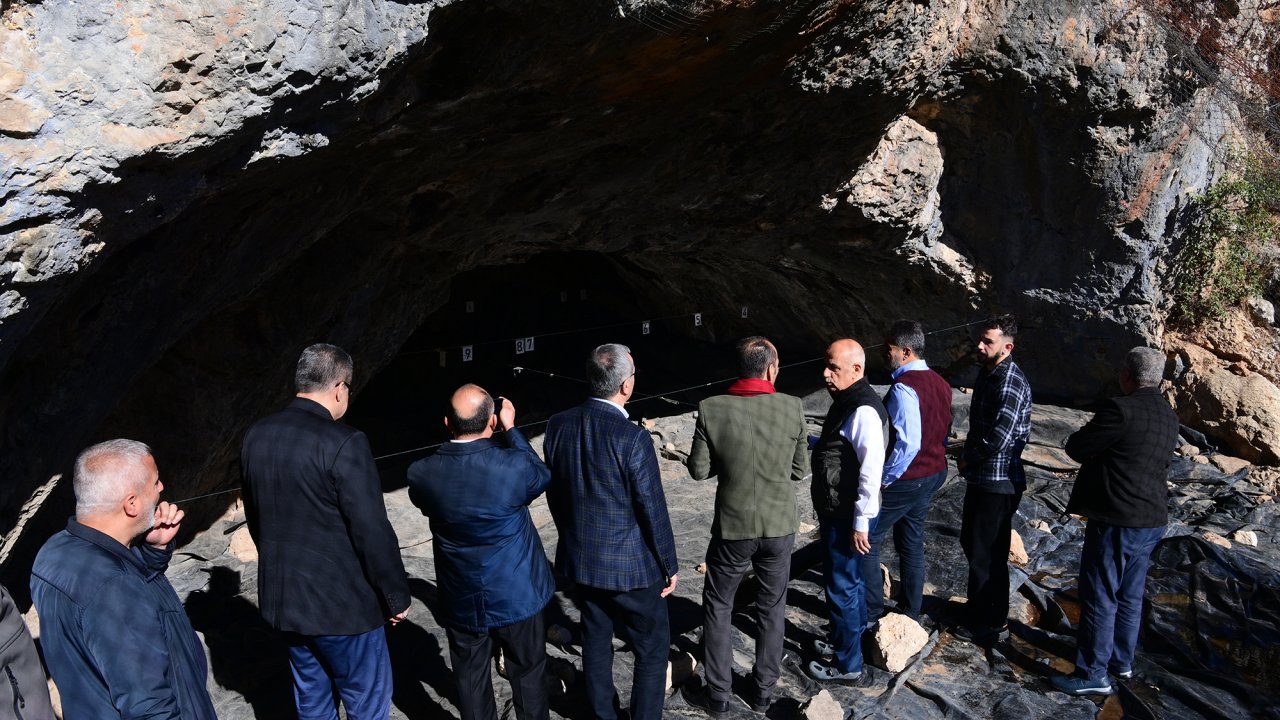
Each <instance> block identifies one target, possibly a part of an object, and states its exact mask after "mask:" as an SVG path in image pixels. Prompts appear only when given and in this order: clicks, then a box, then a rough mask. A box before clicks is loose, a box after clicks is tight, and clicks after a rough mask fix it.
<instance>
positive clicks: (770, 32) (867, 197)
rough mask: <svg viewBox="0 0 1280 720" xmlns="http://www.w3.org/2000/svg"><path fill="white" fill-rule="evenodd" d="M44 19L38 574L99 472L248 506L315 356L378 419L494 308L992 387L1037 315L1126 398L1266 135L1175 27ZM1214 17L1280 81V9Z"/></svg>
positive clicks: (21, 224) (1151, 11) (390, 16)
mask: <svg viewBox="0 0 1280 720" xmlns="http://www.w3.org/2000/svg"><path fill="white" fill-rule="evenodd" d="M4 5H5V7H6V9H5V10H4V11H3V18H0V437H3V438H4V441H3V442H4V452H3V453H0V476H2V477H4V478H5V483H4V484H3V487H2V488H0V532H3V533H4V534H5V550H4V552H3V556H4V558H5V560H4V562H5V567H6V568H7V567H8V566H9V564H10V562H9V560H8V558H19V557H23V558H29V557H30V555H31V553H32V552H33V548H34V547H35V546H38V544H39V543H40V542H42V541H43V539H44V538H45V537H47V536H48V534H50V532H51V531H52V529H54V528H56V527H57V526H58V525H60V524H61V522H62V520H63V519H64V518H65V516H66V515H67V514H68V508H69V502H70V495H71V494H70V491H69V490H68V489H67V488H66V485H65V480H57V478H69V474H68V472H67V471H68V470H69V466H70V464H71V462H72V460H73V458H74V456H75V454H76V453H77V452H78V451H79V450H80V449H82V448H83V447H84V446H85V445H87V444H88V443H89V442H92V441H93V440H97V439H101V438H104V437H114V436H132V437H139V438H141V439H144V440H146V441H147V442H149V443H150V444H151V445H152V446H153V447H156V448H157V452H158V453H159V457H158V459H159V460H160V466H161V469H162V472H163V473H165V476H166V478H167V479H166V485H167V487H168V492H169V493H170V494H171V496H173V497H189V496H197V495H206V494H208V493H210V492H218V491H225V490H230V489H233V488H234V486H235V484H236V483H237V482H238V478H237V473H236V470H235V456H236V452H237V448H238V446H239V439H240V437H241V436H242V435H243V432H244V430H245V429H246V428H247V426H248V425H249V424H250V423H251V422H252V421H253V420H254V419H256V418H257V417H259V416H261V415H263V414H265V412H267V411H268V410H270V409H273V408H276V407H278V406H280V405H281V404H282V403H283V402H284V401H285V400H287V398H288V397H289V395H290V388H289V387H288V378H289V376H290V373H291V366H292V363H293V362H294V361H295V359H296V357H297V354H298V352H299V350H300V348H301V347H303V346H304V345H306V344H307V343H310V342H314V341H317V340H322V339H323V340H328V341H331V342H335V343H337V344H340V345H344V346H346V347H348V348H349V349H352V350H353V351H354V353H355V356H356V362H357V376H358V380H357V387H360V386H361V383H362V382H365V381H367V379H368V378H370V377H372V376H373V375H375V374H376V373H377V372H378V371H379V370H380V369H383V368H385V367H387V366H388V365H389V364H390V363H391V361H392V360H393V359H394V358H395V357H396V355H397V353H399V352H400V351H401V350H402V349H403V348H404V347H405V345H406V343H407V342H408V341H409V340H410V338H411V337H413V336H414V333H415V331H418V330H419V329H420V328H424V327H427V328H435V329H439V333H438V336H439V337H440V338H442V339H440V340H438V341H437V340H431V341H424V344H428V345H429V346H430V347H429V348H428V351H429V350H433V349H435V346H436V345H449V346H450V347H453V345H450V343H453V342H455V341H456V340H458V338H454V337H452V336H451V335H449V332H452V331H456V330H457V327H458V326H459V324H460V323H461V321H460V320H458V318H457V315H456V314H460V313H461V311H460V310H459V309H458V308H459V307H460V306H461V304H462V303H463V302H464V301H465V300H466V299H467V298H464V297H461V294H463V293H469V292H471V291H472V288H473V287H475V286H476V285H477V284H478V283H474V282H471V281H472V280H473V279H474V276H469V275H468V273H476V274H477V275H482V274H485V273H491V272H494V271H495V269H501V268H513V267H514V268H527V269H528V270H527V272H526V273H525V274H526V275H528V276H530V280H529V284H528V285H527V286H525V287H524V288H523V292H522V294H521V295H520V296H519V297H512V298H504V300H505V301H506V304H505V305H504V307H507V308H514V309H511V310H510V311H509V312H506V313H504V314H503V315H502V316H501V317H497V318H496V319H493V318H490V319H488V320H485V321H483V322H475V323H473V325H474V326H482V327H484V328H485V329H490V330H493V333H494V334H493V335H490V336H489V337H507V336H508V334H514V333H515V332H516V331H531V330H530V328H531V327H534V326H535V325H537V323H539V322H542V323H545V321H546V319H547V318H548V317H551V316H552V313H551V311H550V310H549V307H551V306H553V304H554V303H555V302H556V301H555V300H552V301H549V302H547V303H545V304H544V303H543V299H544V298H546V297H557V296H559V294H560V292H561V291H565V290H568V289H578V288H579V287H580V286H582V285H584V284H586V283H587V282H589V281H592V280H596V279H598V278H603V277H607V278H608V279H607V281H604V280H601V281H600V286H599V287H598V288H596V289H598V290H599V293H598V295H592V296H591V299H590V301H587V300H584V301H583V302H582V304H580V305H577V306H574V307H575V308H577V309H578V310H580V312H579V313H578V314H577V315H570V314H568V313H566V314H565V315H564V316H563V317H561V316H556V317H557V318H558V319H563V321H564V322H563V325H561V326H557V327H554V328H552V329H556V330H559V329H565V328H576V327H583V326H584V324H585V323H584V317H585V316H586V315H588V314H591V313H598V314H599V315H600V316H601V317H594V316H593V322H594V323H596V324H599V325H607V324H608V323H609V322H617V321H618V320H619V319H620V318H621V319H625V320H631V319H633V318H660V317H677V316H685V314H686V313H691V312H702V313H704V314H705V315H706V319H707V321H706V322H704V323H703V324H701V325H697V326H695V325H693V324H691V323H689V324H683V325H680V326H679V327H676V326H675V325H674V323H672V327H671V328H670V329H669V332H670V333H671V334H672V335H677V336H680V337H683V338H686V339H690V340H694V341H696V342H699V343H724V342H729V341H731V340H733V339H736V338H738V337H741V336H743V335H747V334H753V333H763V334H765V335H768V336H770V337H771V338H773V339H774V340H775V341H776V342H779V343H780V344H782V345H784V346H785V347H787V348H796V350H795V352H796V353H797V355H800V357H796V358H795V359H796V360H802V359H805V358H804V357H803V355H808V354H810V353H812V354H820V352H821V348H822V347H823V346H824V343H825V342H826V341H829V340H830V339H831V338H832V337H837V336H839V335H843V334H847V333H850V332H852V333H855V334H856V335H857V336H858V337H860V338H863V339H866V338H873V339H874V338H876V336H877V335H878V334H879V333H880V332H881V331H882V328H883V326H884V324H885V323H886V322H887V321H889V320H891V319H893V318H896V317H898V316H901V315H907V316H910V317H914V318H918V319H920V320H921V321H922V322H924V323H925V325H926V328H927V329H929V330H930V331H937V332H936V334H933V335H930V339H929V343H930V344H929V361H930V364H931V365H932V366H934V367H936V368H937V369H939V370H941V371H943V372H944V373H946V374H947V375H948V377H950V378H951V379H953V380H954V381H955V382H957V383H959V384H964V383H965V381H966V378H969V377H971V375H970V373H971V362H970V357H969V354H970V352H971V350H970V339H971V333H970V332H969V330H968V329H966V327H965V325H966V324H967V323H971V322H973V321H975V320H978V319H980V318H981V317H982V316H983V315H986V314H988V313H990V312H997V311H1012V312H1015V313H1017V314H1019V316H1020V317H1021V318H1022V319H1023V323H1024V325H1025V331H1024V332H1023V334H1022V335H1020V337H1019V351H1018V352H1019V356H1018V357H1019V362H1020V363H1021V364H1022V365H1023V367H1024V369H1025V370H1026V371H1027V373H1028V375H1029V377H1030V378H1031V380H1032V384H1033V386H1034V387H1035V388H1036V390H1037V392H1038V393H1041V394H1044V395H1048V396H1057V397H1073V398H1076V397H1079V398H1092V397H1095V396H1098V395H1100V394H1102V393H1104V392H1106V385H1107V383H1109V382H1111V380H1112V378H1113V377H1114V375H1115V366H1116V362H1117V360H1118V358H1120V357H1121V356H1122V355H1123V352H1124V351H1125V350H1127V349H1128V348H1129V347H1131V346H1132V345H1135V344H1139V343H1146V344H1158V343H1159V341H1160V338H1161V336H1162V333H1163V331H1164V327H1163V317H1162V310H1161V308H1162V307H1163V305H1162V303H1164V300H1165V297H1164V294H1165V293H1164V282H1165V275H1164V269H1163V268H1164V265H1163V264H1162V263H1163V262H1164V261H1165V260H1167V258H1168V257H1169V251H1170V248H1171V247H1172V246H1173V245H1174V244H1175V241H1176V239H1177V237H1178V236H1179V234H1180V232H1181V228H1182V223H1183V222H1184V220H1183V215H1184V213H1183V211H1184V209H1185V208H1186V206H1187V203H1188V201H1189V199H1190V198H1191V197H1193V196H1195V195H1196V194H1198V193H1200V192H1202V191H1204V190H1205V189H1206V188H1208V187H1209V186H1210V185H1211V184H1212V182H1213V181H1214V180H1215V179H1216V178H1217V177H1218V176H1219V175H1220V173H1221V170H1222V167H1223V161H1224V160H1225V157H1224V155H1223V152H1222V151H1223V148H1224V143H1223V142H1222V138H1232V137H1235V136H1237V134H1238V133H1239V132H1240V129H1241V126H1240V124H1239V122H1238V117H1239V116H1238V113H1237V112H1236V110H1237V109H1238V108H1237V107H1236V106H1235V105H1234V103H1235V99H1234V98H1236V97H1239V96H1238V95H1236V94H1232V93H1227V92H1224V91H1221V88H1220V87H1219V86H1220V85H1221V86H1224V87H1226V86H1231V84H1232V83H1234V82H1236V81H1235V80H1233V79H1232V77H1234V76H1228V74H1222V75H1219V74H1218V73H1216V72H1214V73H1209V74H1207V75H1206V74H1204V73H1200V72H1199V71H1198V68H1201V67H1202V66H1203V65H1204V62H1202V59H1200V58H1197V57H1196V56H1195V52H1196V50H1195V47H1196V46H1195V43H1194V42H1193V40H1194V38H1188V37H1187V36H1186V35H1185V34H1180V32H1179V31H1178V30H1177V28H1175V27H1174V26H1173V25H1172V24H1171V22H1170V20H1169V18H1167V17H1164V16H1162V15H1160V14H1159V12H1160V8H1162V7H1164V5H1163V4H1160V3H1154V4H1150V5H1139V6H1134V5H1132V4H1126V3H1065V4H1064V3H1060V2H1056V1H1055V0H1016V1H1015V2H1006V3H971V2H963V1H962V0H932V1H930V2H916V1H909V0H874V1H873V2H866V3H844V2H835V1H834V0H819V1H818V2H812V3H776V2H763V1H760V0H747V1H743V2H722V1H721V0H695V1H693V2H688V3H668V2H662V3H659V2H652V1H649V0H626V2H622V3H615V2H602V1H600V0H568V1H567V2H562V1H557V2H549V1H547V0H532V1H531V2H515V1H514V0H496V1H495V2H484V3H481V2H478V1H477V0H455V1H454V2H447V1H446V0H431V1H428V2H391V3H387V2H378V1H376V0H343V1H341V2H339V1H338V0H291V1H290V2H283V1H282V0H246V1H243V2H233V1H232V0H198V1H197V2H179V1H178V0H156V1H155V2H146V3H139V2H132V3H130V2H125V3H123V4H121V3H115V2H107V1H106V0H60V1H59V2H39V3H28V2H24V1H22V0H13V2H10V3H5V4H4ZM1179 13H1180V17H1181V16H1184V15H1188V14H1189V16H1190V17H1192V18H1193V19H1197V20H1203V21H1204V22H1205V23H1209V24H1212V25H1213V27H1214V28H1215V32H1216V33H1217V34H1216V35H1215V37H1216V38H1217V43H1216V47H1221V48H1228V49H1230V48H1256V47H1270V46H1271V45H1272V44H1274V43H1273V41H1274V37H1273V35H1274V32H1275V31H1274V25H1273V24H1268V23H1266V22H1259V21H1258V17H1259V15H1258V13H1259V10H1258V7H1257V6H1256V4H1251V3H1239V4H1231V7H1229V8H1226V7H1224V6H1222V4H1220V3H1212V2H1209V1H1208V0H1201V1H1199V2H1191V3H1182V4H1179ZM1254 55H1256V56H1257V58H1260V59H1257V60H1255V59H1253V58H1254ZM1210 60H1212V58H1210ZM1244 62H1245V63H1246V64H1249V63H1252V64H1256V65H1259V67H1257V68H1254V69H1255V70H1257V71H1258V72H1260V73H1261V74H1262V75H1263V76H1268V77H1269V76H1271V75H1272V74H1274V72H1275V70H1276V69H1275V68H1272V67H1270V66H1269V65H1268V64H1269V63H1272V62H1274V60H1273V59H1272V56H1271V55H1268V54H1265V53H1250V54H1247V56H1245V58H1244ZM1210 64H1212V63H1210ZM1225 66H1231V67H1235V65H1231V64H1230V63H1226V64H1224V67H1225ZM1264 66H1265V67H1264ZM1250 67H1252V65H1250ZM1171 88H1172V89H1173V90H1171ZM1229 89H1238V88H1234V86H1232V87H1231V88H1229ZM1175 90H1176V91H1175ZM1245 90H1248V88H1245ZM1247 95H1248V93H1247V92H1245V96H1247ZM570 260H572V262H570ZM538 268H541V269H542V270H539V269H538ZM593 292H595V290H593ZM455 293H457V294H458V296H457V297H455ZM484 300H485V298H481V304H482V305H483V304H484ZM748 303H749V304H750V305H751V306H752V311H751V314H750V316H749V317H742V316H741V315H740V314H739V313H738V309H739V307H741V306H742V305H744V304H748ZM554 307H557V308H558V307H559V305H554ZM526 311H527V312H526ZM517 321H522V322H523V323H524V324H523V325H520V326H515V323H516V322H517ZM502 323H511V324H512V326H511V327H507V326H505V325H502ZM539 329H545V326H544V327H542V328H539ZM663 329H664V331H665V330H667V329H666V328H663ZM499 330H501V331H502V332H499ZM508 331H510V332H509V333H508ZM592 339H594V340H597V341H601V342H603V341H607V340H609V339H612V338H592ZM492 355H493V354H492V353H491V356H492ZM482 356H483V354H482ZM452 357H453V360H452V362H457V361H460V358H458V356H457V354H456V353H455V354H454V355H453V356H452ZM508 360H509V358H508V357H506V356H503V357H502V358H501V361H508ZM433 367H434V366H433ZM705 379H706V378H691V382H692V381H693V380H705ZM816 382H817V381H816V380H815V383H816ZM1237 417H1239V414H1238V413H1237ZM1245 417H1246V418H1248V417H1252V418H1254V419H1255V420H1256V421H1258V422H1261V421H1262V420H1264V419H1265V418H1263V417H1261V416H1253V415H1247V416H1245ZM1206 422H1208V421H1206ZM1213 422H1217V421H1216V420H1214V421H1213ZM1222 422H1223V423H1227V424H1229V423H1230V422H1232V421H1229V420H1225V419H1224V420H1223V421H1222ZM1259 427H1260V426H1259ZM1223 432H1224V433H1231V432H1236V431H1235V430H1231V429H1229V428H1227V427H1226V426H1225V425H1224V428H1223ZM1261 432H1262V431H1261V430H1260V429H1257V430H1254V429H1246V430H1245V431H1241V432H1238V433H1237V434H1238V435H1240V437H1241V442H1248V443H1252V446H1253V447H1255V450H1257V448H1258V443H1261V442H1265V436H1264V434H1259V433H1261ZM1257 452H1258V453H1261V452H1262V451H1261V450H1257ZM1239 454H1241V455H1242V456H1243V457H1246V458H1250V459H1252V457H1251V456H1249V455H1244V454H1243V451H1240V453H1239ZM1259 457H1261V455H1259ZM1050 460H1053V458H1050ZM1054 462H1056V460H1054ZM49 487H51V488H52V490H51V491H49V493H48V497H49V498H52V500H51V501H48V502H44V503H40V504H38V505H32V504H31V501H32V499H33V497H34V496H35V495H36V493H38V492H41V488H49ZM229 497H231V496H230V495H228V496H215V497H214V498H213V499H210V500H202V501H200V502H199V503H196V504H194V505H192V506H191V512H190V517H191V518H192V521H193V525H194V524H198V521H200V520H201V519H203V522H206V523H207V522H209V521H210V519H211V518H216V517H218V516H220V515H221V513H222V511H223V510H224V509H225V505H226V502H229V500H228V498H229ZM46 506H47V507H46ZM20 519H21V521H22V522H23V523H24V524H23V525H22V527H21V532H12V531H14V530H15V529H17V528H18V523H19V520H20ZM25 562H26V560H21V561H16V560H15V567H19V568H20V567H21V566H22V565H23V564H24V563H25Z"/></svg>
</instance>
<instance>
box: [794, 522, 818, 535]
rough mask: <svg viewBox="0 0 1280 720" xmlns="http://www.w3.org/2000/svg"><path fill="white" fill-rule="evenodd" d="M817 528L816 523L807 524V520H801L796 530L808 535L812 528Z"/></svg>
mask: <svg viewBox="0 0 1280 720" xmlns="http://www.w3.org/2000/svg"><path fill="white" fill-rule="evenodd" d="M817 529H818V528H817V526H816V525H810V524H809V523H807V522H802V523H800V528H799V530H798V532H799V533H800V534H801V535H808V534H809V533H811V532H813V531H814V530H817Z"/></svg>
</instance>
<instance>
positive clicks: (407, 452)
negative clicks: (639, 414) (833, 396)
mask: <svg viewBox="0 0 1280 720" xmlns="http://www.w3.org/2000/svg"><path fill="white" fill-rule="evenodd" d="M681 317H682V316H681ZM980 322H985V320H974V321H973V322H969V323H964V324H962V325H952V326H951V327H946V328H940V329H938V330H931V331H929V332H927V333H925V335H934V334H937V333H940V332H947V331H949V330H959V329H961V328H966V327H970V326H972V325H977V324H978V323H980ZM884 345H885V344H884V343H878V344H876V345H867V346H865V347H864V348H863V349H864V350H870V349H874V348H880V347H884ZM825 359H826V356H825V355H824V356H820V357H813V358H809V359H808V360H800V361H798V362H793V363H788V364H786V365H782V366H781V367H783V368H791V367H796V366H797V365H806V364H808V363H812V362H817V361H819V360H825ZM509 367H511V369H512V370H514V371H515V372H516V373H517V374H519V373H523V372H530V373H535V374H538V375H545V376H547V377H550V378H557V379H560V380H572V381H574V382H578V383H582V384H584V385H585V384H587V381H586V380H583V379H581V378H575V377H572V376H569V375H562V374H559V373H553V372H547V371H545V370H537V369H535V368H531V367H526V366H517V365H511V366H509ZM737 379H738V378H737V377H736V376H734V377H727V378H720V379H718V380H711V381H709V382H704V383H701V384H698V385H690V386H689V387H684V388H679V389H676V390H666V391H663V392H658V393H653V394H650V395H641V396H639V397H637V398H635V399H634V400H632V401H631V402H632V403H640V402H645V401H647V400H663V401H665V402H669V403H671V404H673V405H685V406H688V407H694V408H696V407H697V405H696V404H695V403H691V402H686V401H684V400H676V399H674V398H669V397H666V396H667V395H679V394H680V393H684V392H689V391H692V390H699V389H701V388H705V387H709V386H711V385H718V384H720V383H726V382H732V381H734V380H737ZM565 409H566V410H567V409H569V408H565ZM553 414H554V413H553ZM545 424H547V421H546V420H537V421H535V422H531V423H525V424H524V425H517V426H516V428H517V429H520V430H524V429H525V428H530V427H534V426H536V425H545ZM445 442H448V441H445ZM444 444H445V443H443V442H439V443H435V444H433V445H424V446H422V447H417V448H412V449H409V450H400V451H399V452H393V453H387V454H386V455H377V456H375V457H374V458H373V459H374V461H375V462H376V461H378V460H386V459H387V458H393V457H399V456H401V455H410V454H412V453H418V452H424V451H426V450H434V449H436V448H438V447H441V446H443V445H444ZM239 490H240V488H238V487H234V488H230V489H228V490H219V491H217V492H212V493H208V494H206V495H197V496H195V497H189V498H184V499H182V500H174V501H172V502H173V504H175V505H179V504H181V503H185V502H192V501H194V500H203V499H204V498H209V497H214V496H217V495H224V494H226V493H231V492H238V491H239Z"/></svg>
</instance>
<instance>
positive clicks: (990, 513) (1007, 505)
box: [960, 485, 1022, 628]
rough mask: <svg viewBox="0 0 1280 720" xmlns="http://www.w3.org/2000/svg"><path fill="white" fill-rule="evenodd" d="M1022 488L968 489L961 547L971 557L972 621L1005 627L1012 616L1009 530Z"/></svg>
mask: <svg viewBox="0 0 1280 720" xmlns="http://www.w3.org/2000/svg"><path fill="white" fill-rule="evenodd" d="M1020 502H1022V492H1021V491H1019V492H1016V493H1014V494H1012V495H1002V494H999V493H991V492H985V491H983V490H980V489H977V488H976V487H975V486H973V485H970V486H969V487H968V488H967V489H966V490H965V493H964V514H963V518H962V520H961V523H960V547H962V548H964V556H965V557H966V558H968V560H969V602H968V605H967V607H966V611H967V614H968V623H969V624H970V625H973V626H976V627H989V628H998V627H1003V626H1004V625H1005V623H1007V622H1008V620H1009V534H1010V533H1011V532H1012V531H1013V515H1014V513H1016V512H1018V503H1020Z"/></svg>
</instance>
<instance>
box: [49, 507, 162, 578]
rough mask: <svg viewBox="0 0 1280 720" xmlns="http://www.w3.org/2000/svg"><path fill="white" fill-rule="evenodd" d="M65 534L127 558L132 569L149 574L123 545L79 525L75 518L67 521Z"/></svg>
mask: <svg viewBox="0 0 1280 720" xmlns="http://www.w3.org/2000/svg"><path fill="white" fill-rule="evenodd" d="M67 532H68V533H70V534H72V535H74V536H76V537H78V538H80V539H81V540H84V541H85V542H90V543H93V544H94V545H97V546H98V547H100V548H102V549H103V550H106V551H107V552H109V553H111V554H113V555H118V556H120V557H121V558H128V562H129V563H130V564H131V565H133V566H134V567H136V568H138V570H139V571H140V572H142V573H146V574H150V573H151V571H150V570H147V569H146V568H145V567H143V566H142V562H141V561H140V560H139V559H138V556H137V555H135V554H134V553H133V551H132V550H131V549H130V548H127V547H125V546H124V545H121V544H120V541H118V540H116V539H115V538H113V537H111V536H110V535H108V534H106V533H104V532H102V531H101V530H95V529H94V528H91V527H89V526H88V525H81V524H80V522H79V521H77V520H76V519H75V518H71V519H70V520H68V521H67Z"/></svg>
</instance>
